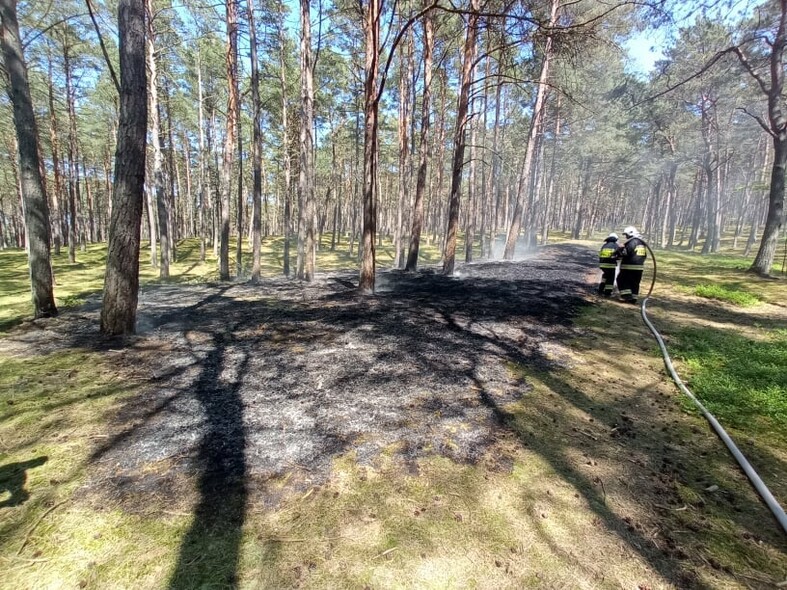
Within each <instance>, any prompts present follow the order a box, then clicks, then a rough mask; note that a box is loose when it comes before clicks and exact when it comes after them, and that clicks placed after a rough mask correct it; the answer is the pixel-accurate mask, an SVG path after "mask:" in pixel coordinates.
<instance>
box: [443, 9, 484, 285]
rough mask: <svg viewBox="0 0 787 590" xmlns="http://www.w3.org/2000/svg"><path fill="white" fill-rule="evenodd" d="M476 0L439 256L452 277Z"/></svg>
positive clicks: (466, 48) (469, 20) (470, 18)
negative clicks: (443, 245)
mask: <svg viewBox="0 0 787 590" xmlns="http://www.w3.org/2000/svg"><path fill="white" fill-rule="evenodd" d="M480 5H481V3H480V0H471V1H470V14H469V15H468V18H467V33H466V36H465V46H464V57H463V58H462V79H461V81H460V85H459V102H458V105H457V109H456V126H455V128H454V157H453V166H452V169H451V194H450V200H449V204H448V231H447V233H446V239H445V250H444V253H443V273H444V274H446V275H452V274H453V273H454V264H455V262H456V238H457V231H458V229H459V198H460V196H461V192H462V171H463V168H464V159H465V145H466V144H467V124H468V107H469V104H470V86H471V84H472V83H473V63H474V62H475V55H476V50H477V44H476V37H477V35H478V18H479V16H478V11H479V8H480Z"/></svg>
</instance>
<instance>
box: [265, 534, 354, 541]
mask: <svg viewBox="0 0 787 590" xmlns="http://www.w3.org/2000/svg"><path fill="white" fill-rule="evenodd" d="M344 538H345V536H344V535H339V536H338V537H320V538H308V539H301V538H297V537H266V538H264V539H262V540H263V541H272V542H276V543H312V542H315V541H323V542H325V541H336V540H337V539H344Z"/></svg>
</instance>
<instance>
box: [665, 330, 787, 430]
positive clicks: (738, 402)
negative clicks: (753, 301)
mask: <svg viewBox="0 0 787 590" xmlns="http://www.w3.org/2000/svg"><path fill="white" fill-rule="evenodd" d="M670 349H671V351H672V353H673V354H674V356H675V358H676V359H679V360H681V361H682V362H683V363H684V365H685V367H686V369H687V383H688V386H689V388H690V389H691V390H692V391H693V392H694V393H695V395H697V397H698V398H699V399H700V400H702V402H703V403H704V404H705V405H706V406H707V407H708V409H709V410H710V411H711V412H712V413H713V414H715V415H716V416H717V417H718V418H719V419H720V420H722V421H723V422H725V423H727V424H731V425H734V426H737V427H739V428H743V429H745V430H749V431H752V430H753V431H755V432H757V433H759V434H769V433H774V432H787V330H778V331H774V332H772V333H770V334H769V335H768V336H767V337H766V339H765V340H763V341H757V340H753V339H750V338H746V337H744V336H741V335H740V334H738V333H735V332H732V331H725V330H718V329H712V328H686V329H683V330H680V331H679V332H677V333H676V334H674V335H673V340H672V342H671V345H670ZM687 405H688V402H687Z"/></svg>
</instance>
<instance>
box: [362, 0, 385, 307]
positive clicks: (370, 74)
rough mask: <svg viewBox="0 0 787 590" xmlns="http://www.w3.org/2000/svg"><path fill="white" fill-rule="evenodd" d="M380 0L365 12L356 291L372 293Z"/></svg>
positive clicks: (375, 202) (381, 4)
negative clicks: (360, 217)
mask: <svg viewBox="0 0 787 590" xmlns="http://www.w3.org/2000/svg"><path fill="white" fill-rule="evenodd" d="M382 8H383V0H368V3H367V5H366V10H365V12H364V36H365V56H366V61H365V64H366V68H365V73H364V85H363V95H364V136H363V234H362V238H361V240H362V241H361V248H362V252H361V256H362V258H361V272H360V277H359V280H358V288H359V289H360V290H362V291H374V279H375V250H374V248H375V244H374V242H375V237H376V235H377V198H378V195H377V180H378V178H377V168H378V158H379V153H378V115H379V109H380V102H379V100H380V97H379V96H378V80H377V76H378V73H379V71H380V17H381V15H382Z"/></svg>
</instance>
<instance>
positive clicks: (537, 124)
mask: <svg viewBox="0 0 787 590" xmlns="http://www.w3.org/2000/svg"><path fill="white" fill-rule="evenodd" d="M559 6H560V2H559V0H552V10H551V13H550V17H549V27H550V29H552V28H553V27H554V26H555V24H556V23H557V12H558V8H559ZM551 57H552V35H549V34H548V35H547V38H546V42H545V43H544V57H543V61H542V62H541V74H540V76H539V79H538V89H537V90H536V102H535V105H534V106H533V114H532V115H531V119H530V132H529V134H528V138H527V148H525V158H524V160H523V162H522V171H521V172H520V176H519V184H518V187H517V192H516V201H515V203H514V216H513V218H512V219H511V225H510V226H509V228H508V237H507V238H506V247H505V251H504V253H503V257H504V258H505V259H506V260H511V259H513V257H514V250H515V249H516V242H517V239H518V238H519V230H520V228H521V226H522V192H523V191H526V194H527V198H528V212H527V214H528V217H529V219H531V220H533V221H534V220H535V216H534V214H533V184H534V183H533V182H532V177H533V175H534V168H535V166H534V158H535V155H536V153H537V151H536V145H537V143H538V139H539V137H540V135H541V124H542V122H543V120H544V117H543V112H544V108H545V107H544V105H545V102H546V93H547V79H548V77H549V62H550V59H551ZM532 227H534V225H533V224H532V223H531V224H529V227H528V229H529V230H532ZM529 246H530V244H528V247H529Z"/></svg>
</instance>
